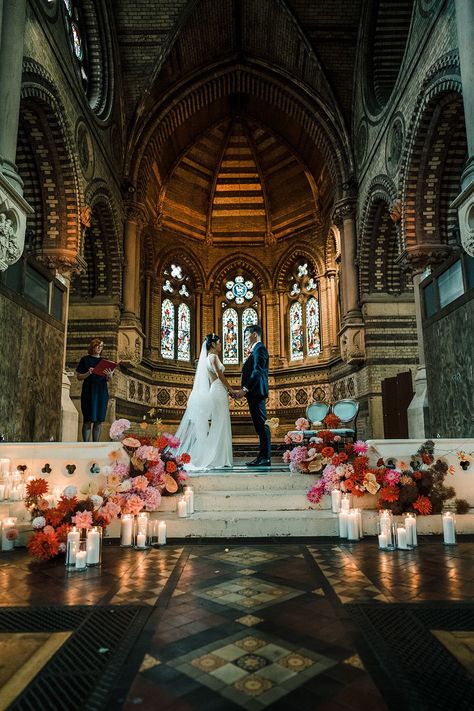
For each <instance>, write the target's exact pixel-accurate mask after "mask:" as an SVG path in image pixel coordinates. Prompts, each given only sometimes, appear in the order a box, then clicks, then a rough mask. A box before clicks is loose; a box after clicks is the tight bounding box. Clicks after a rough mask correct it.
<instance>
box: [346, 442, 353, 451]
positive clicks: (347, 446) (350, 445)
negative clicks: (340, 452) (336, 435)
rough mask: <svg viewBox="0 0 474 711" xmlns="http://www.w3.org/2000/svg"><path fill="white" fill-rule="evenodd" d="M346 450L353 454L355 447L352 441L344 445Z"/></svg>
mask: <svg viewBox="0 0 474 711" xmlns="http://www.w3.org/2000/svg"><path fill="white" fill-rule="evenodd" d="M344 452H346V454H353V452H354V447H353V445H352V444H351V443H350V442H348V444H346V445H344Z"/></svg>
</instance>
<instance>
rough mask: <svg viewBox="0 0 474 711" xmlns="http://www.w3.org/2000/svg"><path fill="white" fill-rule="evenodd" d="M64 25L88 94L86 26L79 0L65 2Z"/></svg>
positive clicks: (65, 0) (66, 0)
mask: <svg viewBox="0 0 474 711" xmlns="http://www.w3.org/2000/svg"><path fill="white" fill-rule="evenodd" d="M63 7H64V13H63V17H64V24H65V25H66V31H67V35H68V39H69V44H70V45H71V49H72V52H73V54H74V57H75V58H76V67H77V70H78V72H79V75H80V77H81V81H82V86H83V88H84V91H85V92H86V93H87V86H88V74H89V70H88V62H87V47H86V44H85V36H84V34H85V33H84V25H83V22H82V17H81V12H80V7H79V3H78V2H77V0H63Z"/></svg>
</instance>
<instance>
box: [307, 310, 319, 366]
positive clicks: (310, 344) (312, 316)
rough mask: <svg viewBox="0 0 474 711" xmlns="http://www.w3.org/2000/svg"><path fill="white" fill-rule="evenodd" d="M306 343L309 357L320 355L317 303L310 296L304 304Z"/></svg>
mask: <svg viewBox="0 0 474 711" xmlns="http://www.w3.org/2000/svg"><path fill="white" fill-rule="evenodd" d="M306 343H307V349H308V355H309V356H317V355H319V354H320V352H321V337H320V334H319V302H318V300H317V299H315V297H314V296H311V298H309V299H308V301H307V302H306Z"/></svg>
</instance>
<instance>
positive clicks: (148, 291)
mask: <svg viewBox="0 0 474 711" xmlns="http://www.w3.org/2000/svg"><path fill="white" fill-rule="evenodd" d="M152 278H153V274H152V273H151V272H150V271H148V272H147V273H146V275H145V280H146V281H145V352H146V354H147V355H150V350H151V315H152Z"/></svg>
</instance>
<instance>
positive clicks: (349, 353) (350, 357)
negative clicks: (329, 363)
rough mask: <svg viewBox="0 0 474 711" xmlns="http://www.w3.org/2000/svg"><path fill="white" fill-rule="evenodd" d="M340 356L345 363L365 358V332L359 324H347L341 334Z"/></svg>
mask: <svg viewBox="0 0 474 711" xmlns="http://www.w3.org/2000/svg"><path fill="white" fill-rule="evenodd" d="M340 342H341V357H342V360H343V361H345V362H346V363H349V364H351V363H361V362H362V361H364V360H365V334H364V328H363V326H361V325H358V326H351V325H348V326H346V327H345V328H344V331H343V333H342V335H341V341H340Z"/></svg>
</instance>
